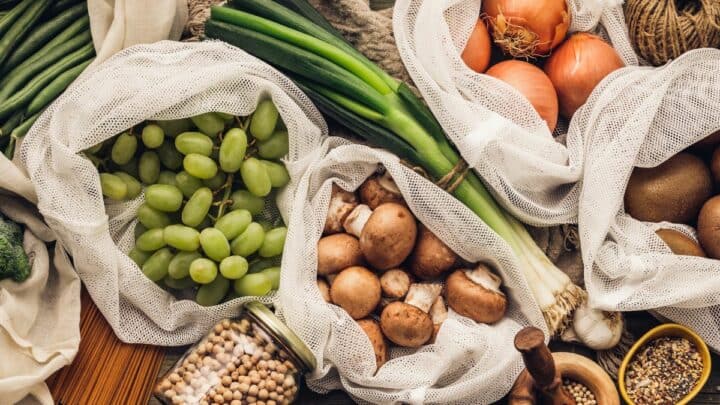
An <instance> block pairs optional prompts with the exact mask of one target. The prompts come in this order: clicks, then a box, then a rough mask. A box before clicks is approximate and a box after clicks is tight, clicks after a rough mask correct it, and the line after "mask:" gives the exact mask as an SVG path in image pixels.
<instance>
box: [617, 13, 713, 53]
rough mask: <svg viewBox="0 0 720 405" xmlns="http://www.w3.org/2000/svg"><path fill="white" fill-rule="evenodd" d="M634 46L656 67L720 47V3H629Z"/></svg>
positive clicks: (629, 18)
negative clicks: (692, 50) (690, 53)
mask: <svg viewBox="0 0 720 405" xmlns="http://www.w3.org/2000/svg"><path fill="white" fill-rule="evenodd" d="M625 19H626V20H627V24H628V31H629V34H630V38H631V39H632V41H633V43H634V44H635V47H636V49H637V51H638V53H639V54H640V56H642V57H643V58H644V59H645V60H647V61H648V62H650V63H651V64H653V65H655V66H660V65H663V64H665V63H667V62H668V61H669V60H671V59H674V58H677V57H678V56H680V55H681V54H682V53H683V52H686V51H689V50H691V49H696V48H708V47H709V48H720V1H719V0H627V1H626V2H625Z"/></svg>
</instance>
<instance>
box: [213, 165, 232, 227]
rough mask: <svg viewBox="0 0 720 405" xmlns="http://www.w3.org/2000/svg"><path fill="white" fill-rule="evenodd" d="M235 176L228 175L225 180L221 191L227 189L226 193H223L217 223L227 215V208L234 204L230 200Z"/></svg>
mask: <svg viewBox="0 0 720 405" xmlns="http://www.w3.org/2000/svg"><path fill="white" fill-rule="evenodd" d="M233 176H234V173H230V174H228V176H227V179H225V184H223V186H222V187H221V189H225V192H224V193H223V198H222V200H220V206H219V207H218V213H217V217H216V218H215V222H217V220H218V219H220V218H221V217H222V216H223V215H225V207H226V206H228V205H230V204H231V203H232V200H230V193H232V184H233Z"/></svg>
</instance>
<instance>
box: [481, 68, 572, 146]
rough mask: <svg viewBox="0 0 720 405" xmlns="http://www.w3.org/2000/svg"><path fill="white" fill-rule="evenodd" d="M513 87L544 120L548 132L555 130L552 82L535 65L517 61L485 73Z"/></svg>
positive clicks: (555, 110)
mask: <svg viewBox="0 0 720 405" xmlns="http://www.w3.org/2000/svg"><path fill="white" fill-rule="evenodd" d="M485 73H486V74H487V75H489V76H492V77H495V78H497V79H500V80H502V81H504V82H505V83H507V84H509V85H510V86H512V87H514V88H515V89H516V90H517V91H519V92H520V93H521V94H522V95H523V96H525V98H527V99H528V100H529V101H530V104H532V106H533V107H534V108H535V111H537V113H538V114H539V115H540V118H542V119H543V120H545V122H546V123H547V126H548V128H550V132H552V131H554V130H555V125H556V124H557V116H558V99H557V94H556V93H555V88H553V85H552V82H551V81H550V79H549V78H548V77H547V76H546V75H545V73H544V72H543V71H542V70H541V69H540V68H538V67H537V66H535V65H532V64H530V63H527V62H523V61H519V60H506V61H504V62H500V63H498V64H496V65H494V66H492V67H491V68H490V69H488V71H487V72H485Z"/></svg>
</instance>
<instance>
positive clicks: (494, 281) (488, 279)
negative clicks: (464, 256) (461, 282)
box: [465, 263, 505, 295]
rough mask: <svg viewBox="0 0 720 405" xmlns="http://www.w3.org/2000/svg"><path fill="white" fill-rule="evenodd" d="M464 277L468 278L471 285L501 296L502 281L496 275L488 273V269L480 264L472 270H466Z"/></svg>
mask: <svg viewBox="0 0 720 405" xmlns="http://www.w3.org/2000/svg"><path fill="white" fill-rule="evenodd" d="M465 275H466V276H467V278H469V279H470V280H471V281H472V282H473V283H475V284H478V285H481V286H483V287H484V288H486V289H488V290H490V291H493V292H496V293H498V294H503V292H502V291H500V285H501V284H502V279H501V278H500V277H498V276H497V275H496V274H494V273H492V272H490V269H488V267H487V266H486V265H484V264H482V263H479V264H478V265H477V267H475V268H474V269H472V270H466V271H465ZM503 295H505V294H503Z"/></svg>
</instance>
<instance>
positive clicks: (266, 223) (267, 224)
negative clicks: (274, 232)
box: [257, 219, 274, 233]
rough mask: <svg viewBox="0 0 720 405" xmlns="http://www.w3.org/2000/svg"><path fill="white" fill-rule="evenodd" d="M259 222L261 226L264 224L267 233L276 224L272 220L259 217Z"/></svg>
mask: <svg viewBox="0 0 720 405" xmlns="http://www.w3.org/2000/svg"><path fill="white" fill-rule="evenodd" d="M257 223H258V224H260V226H262V228H263V231H265V232H266V233H267V232H269V231H270V230H271V229H273V228H274V225H273V224H272V222H270V221H268V220H267V219H258V220H257Z"/></svg>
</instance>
